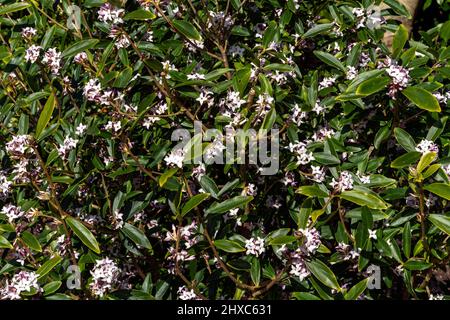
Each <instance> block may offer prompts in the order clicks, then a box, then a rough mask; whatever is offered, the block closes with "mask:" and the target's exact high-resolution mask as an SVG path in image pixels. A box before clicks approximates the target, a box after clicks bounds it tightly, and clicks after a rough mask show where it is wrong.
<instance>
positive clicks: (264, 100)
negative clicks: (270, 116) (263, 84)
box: [256, 93, 275, 121]
mask: <svg viewBox="0 0 450 320" xmlns="http://www.w3.org/2000/svg"><path fill="white" fill-rule="evenodd" d="M274 102H275V99H274V98H273V97H272V96H270V95H269V94H268V93H263V94H261V95H259V97H258V100H257V101H256V113H257V114H258V121H261V119H264V117H265V116H266V114H267V113H268V112H269V111H270V109H271V108H272V105H273V104H274Z"/></svg>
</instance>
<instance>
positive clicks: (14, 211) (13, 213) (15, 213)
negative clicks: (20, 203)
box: [0, 204, 25, 223]
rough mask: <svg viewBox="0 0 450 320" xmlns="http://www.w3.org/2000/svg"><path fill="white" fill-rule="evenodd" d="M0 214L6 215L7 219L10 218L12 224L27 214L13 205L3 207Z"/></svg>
mask: <svg viewBox="0 0 450 320" xmlns="http://www.w3.org/2000/svg"><path fill="white" fill-rule="evenodd" d="M0 213H3V214H4V215H6V217H7V218H8V221H9V222H10V223H12V222H14V221H15V220H17V219H19V218H21V217H23V216H24V215H25V212H24V211H22V209H21V208H19V207H16V206H15V205H12V204H7V205H5V206H3V208H2V210H1V211H0Z"/></svg>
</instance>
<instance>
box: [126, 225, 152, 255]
mask: <svg viewBox="0 0 450 320" xmlns="http://www.w3.org/2000/svg"><path fill="white" fill-rule="evenodd" d="M121 231H122V232H123V234H125V235H126V236H127V237H128V238H129V239H131V240H132V241H133V242H134V243H135V244H137V245H138V246H141V247H144V248H146V249H149V250H152V245H151V244H150V241H149V240H148V238H147V236H146V235H145V234H144V232H143V231H142V230H140V229H138V228H136V227H135V226H133V225H131V224H129V223H125V224H124V226H123V228H122V229H121Z"/></svg>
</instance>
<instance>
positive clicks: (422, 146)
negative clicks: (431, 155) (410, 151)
mask: <svg viewBox="0 0 450 320" xmlns="http://www.w3.org/2000/svg"><path fill="white" fill-rule="evenodd" d="M416 150H417V151H419V152H421V153H422V154H424V153H428V152H436V153H439V147H438V145H437V144H435V143H434V142H433V141H430V140H427V139H423V140H422V141H420V143H419V144H418V145H417V146H416Z"/></svg>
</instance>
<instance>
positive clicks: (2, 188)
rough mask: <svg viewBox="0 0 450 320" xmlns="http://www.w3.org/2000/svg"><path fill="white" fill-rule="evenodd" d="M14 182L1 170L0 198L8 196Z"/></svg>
mask: <svg viewBox="0 0 450 320" xmlns="http://www.w3.org/2000/svg"><path fill="white" fill-rule="evenodd" d="M12 184H13V183H12V182H11V181H9V180H8V178H7V177H6V175H5V174H4V173H3V172H2V171H0V199H2V198H6V197H7V196H8V195H9V193H10V192H11V186H12Z"/></svg>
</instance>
